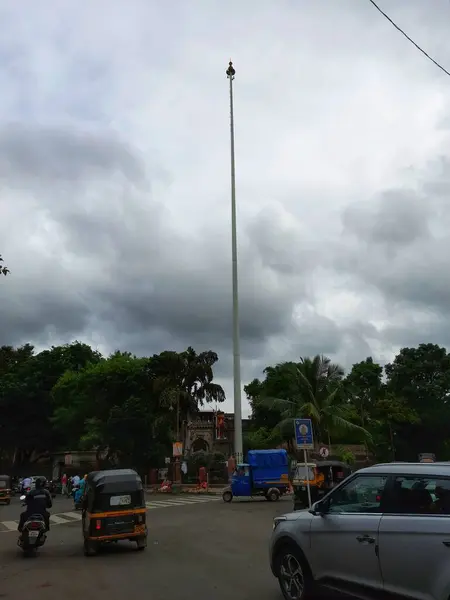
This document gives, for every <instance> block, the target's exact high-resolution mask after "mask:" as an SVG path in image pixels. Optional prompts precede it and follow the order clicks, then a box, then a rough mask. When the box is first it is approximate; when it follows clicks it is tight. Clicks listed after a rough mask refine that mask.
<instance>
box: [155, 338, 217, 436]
mask: <svg viewBox="0 0 450 600" xmlns="http://www.w3.org/2000/svg"><path fill="white" fill-rule="evenodd" d="M217 360H218V357H217V354H216V353H215V352H212V351H210V350H208V351H205V352H201V353H200V354H197V353H196V352H195V350H194V349H193V348H191V347H189V348H188V349H187V350H185V351H184V352H172V351H166V352H161V354H155V355H154V356H152V358H151V359H150V362H149V363H148V369H149V372H150V373H151V377H152V378H153V379H154V380H155V390H156V391H157V393H158V395H159V401H160V403H161V405H162V406H164V407H167V408H168V409H169V410H170V411H171V412H172V413H173V415H174V418H173V423H174V437H175V438H177V439H178V440H179V441H182V442H184V441H185V427H183V425H185V424H186V423H187V420H188V418H189V415H190V414H192V413H195V412H197V411H198V409H199V406H203V405H204V403H205V402H206V403H211V402H223V401H224V400H225V392H224V390H223V388H222V386H220V385H218V384H217V383H214V381H213V379H214V372H213V367H214V365H215V364H216V363H217Z"/></svg>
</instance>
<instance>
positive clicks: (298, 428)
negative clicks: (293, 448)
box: [294, 419, 314, 450]
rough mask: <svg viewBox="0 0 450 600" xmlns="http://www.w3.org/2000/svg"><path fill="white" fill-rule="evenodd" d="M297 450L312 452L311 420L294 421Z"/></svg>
mask: <svg viewBox="0 0 450 600" xmlns="http://www.w3.org/2000/svg"><path fill="white" fill-rule="evenodd" d="M294 429H295V441H296V443H297V448H299V449H302V450H314V436H313V428H312V422H311V419H294Z"/></svg>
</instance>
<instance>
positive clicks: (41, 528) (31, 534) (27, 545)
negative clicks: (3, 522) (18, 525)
mask: <svg viewBox="0 0 450 600" xmlns="http://www.w3.org/2000/svg"><path fill="white" fill-rule="evenodd" d="M25 497H26V496H21V497H20V500H21V501H22V506H25V502H24V501H25ZM46 539H47V532H46V526H45V521H44V517H43V516H42V515H31V516H30V518H29V519H27V521H25V523H24V526H23V528H22V531H21V533H19V539H18V540H17V545H18V546H19V548H21V549H22V551H23V554H24V556H34V555H35V554H36V551H37V549H38V548H39V547H41V546H43V545H44V544H45V540H46Z"/></svg>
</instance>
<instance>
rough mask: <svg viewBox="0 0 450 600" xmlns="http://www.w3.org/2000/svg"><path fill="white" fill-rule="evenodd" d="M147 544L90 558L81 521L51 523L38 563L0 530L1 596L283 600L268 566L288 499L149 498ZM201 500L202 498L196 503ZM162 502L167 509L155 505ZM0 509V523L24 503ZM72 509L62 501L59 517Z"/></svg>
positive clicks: (125, 544) (10, 534)
mask: <svg viewBox="0 0 450 600" xmlns="http://www.w3.org/2000/svg"><path fill="white" fill-rule="evenodd" d="M147 499H148V500H149V501H150V503H154V506H152V507H151V508H149V510H148V513H147V523H148V526H149V537H148V547H147V549H146V550H145V551H144V552H137V551H136V549H135V544H131V543H129V542H123V543H120V544H114V545H111V546H110V547H109V548H107V549H105V550H104V551H103V552H102V553H101V554H99V555H98V556H95V557H92V558H86V557H85V556H84V554H83V549H82V537H81V527H80V523H79V522H71V523H68V524H61V525H54V526H52V528H51V531H50V534H49V537H48V539H47V542H46V544H45V546H44V547H43V548H42V549H40V551H39V555H38V556H37V557H36V558H31V559H29V558H28V559H26V558H23V556H22V554H21V552H20V551H19V549H18V548H17V546H16V541H17V537H16V535H17V534H16V533H15V532H13V531H3V532H1V533H0V598H1V599H2V600H3V599H7V600H10V599H11V600H12V599H16V598H21V597H29V596H30V595H33V599H34V600H44V599H45V600H47V599H48V600H54V599H55V598H58V597H60V598H65V600H75V599H76V600H79V598H83V600H91V599H92V600H94V599H95V600H99V599H100V600H103V599H104V600H119V599H120V600H123V599H124V598H127V597H128V598H138V597H149V596H150V595H151V598H152V600H167V598H170V599H171V600H185V599H186V597H193V598H194V597H195V598H196V600H211V599H212V598H213V599H214V600H229V599H230V598H233V600H254V599H256V598H257V599H258V600H280V599H281V594H280V592H279V588H278V583H277V582H276V580H275V579H274V578H273V576H272V574H271V572H270V568H269V562H268V552H267V540H268V537H269V535H270V532H271V529H272V518H273V517H274V516H275V515H279V514H283V513H284V512H288V511H289V510H290V508H291V501H290V500H289V499H287V498H286V499H282V500H281V501H280V502H277V503H269V502H266V501H265V500H255V501H240V502H235V501H233V502H232V503H231V504H224V503H223V502H222V501H221V499H220V498H219V499H216V498H213V499H211V498H210V500H207V499H206V498H205V499H204V501H203V502H198V500H199V498H197V499H195V498H192V499H189V498H187V499H186V500H184V501H185V502H187V504H181V503H180V499H181V497H177V498H174V499H173V500H174V502H176V503H174V504H171V502H170V501H169V498H167V497H165V498H163V499H161V496H159V495H158V498H154V497H150V496H149V497H147ZM196 500H197V501H196ZM157 502H163V503H164V502H165V504H157ZM14 504H15V506H14V505H11V506H10V507H0V521H7V520H10V519H11V518H12V519H17V515H18V512H20V505H19V503H18V502H15V503H14ZM66 510H69V511H70V510H72V504H71V502H70V501H67V500H63V499H60V498H58V499H57V500H56V501H55V509H54V510H53V511H52V513H53V514H55V513H56V512H58V513H64V512H65V511H66Z"/></svg>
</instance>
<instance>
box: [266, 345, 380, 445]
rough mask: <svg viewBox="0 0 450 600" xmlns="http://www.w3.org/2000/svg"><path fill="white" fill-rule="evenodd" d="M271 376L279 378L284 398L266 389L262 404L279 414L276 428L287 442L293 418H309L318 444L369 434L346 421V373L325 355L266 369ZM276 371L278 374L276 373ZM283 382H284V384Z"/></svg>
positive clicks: (290, 433)
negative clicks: (351, 434) (348, 435)
mask: <svg viewBox="0 0 450 600" xmlns="http://www.w3.org/2000/svg"><path fill="white" fill-rule="evenodd" d="M266 371H268V377H272V378H276V380H277V381H278V382H279V384H278V385H279V389H280V391H281V392H282V394H283V395H282V396H281V395H280V396H278V397H271V396H269V395H268V394H266V390H264V393H262V394H261V397H260V403H261V404H262V405H263V406H266V407H268V408H271V409H277V410H279V411H280V415H281V420H280V421H279V422H278V425H277V428H278V429H279V431H280V432H281V436H282V437H283V439H285V440H286V441H290V440H292V433H293V419H294V418H296V417H305V418H310V419H311V420H312V423H313V427H314V431H315V439H316V440H317V441H318V442H327V443H328V444H330V443H331V439H332V437H333V435H335V434H337V435H342V432H345V431H352V432H359V434H360V435H361V437H364V436H368V432H367V431H366V430H365V429H364V428H362V427H361V426H359V425H356V424H355V423H353V422H352V421H350V420H349V419H348V418H347V412H346V411H347V406H346V400H347V399H346V397H345V387H344V386H343V381H342V378H343V374H344V371H343V369H342V367H340V366H339V365H336V364H333V363H332V362H331V360H330V359H329V358H327V357H325V356H320V355H317V356H315V357H314V358H301V359H300V362H298V363H292V362H289V363H282V364H280V365H277V366H276V367H273V368H270V370H269V369H267V370H266ZM275 372H276V374H275ZM281 382H282V383H281Z"/></svg>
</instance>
